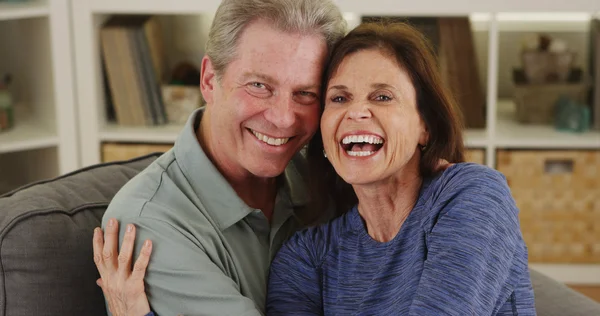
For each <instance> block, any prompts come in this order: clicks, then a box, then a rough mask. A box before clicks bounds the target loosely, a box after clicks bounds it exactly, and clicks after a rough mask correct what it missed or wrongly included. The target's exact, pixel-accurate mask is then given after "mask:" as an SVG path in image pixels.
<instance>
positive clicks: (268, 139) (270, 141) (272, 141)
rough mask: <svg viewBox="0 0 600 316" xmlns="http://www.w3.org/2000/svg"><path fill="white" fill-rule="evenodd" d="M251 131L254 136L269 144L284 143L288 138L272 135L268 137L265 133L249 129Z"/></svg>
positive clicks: (277, 144)
mask: <svg viewBox="0 0 600 316" xmlns="http://www.w3.org/2000/svg"><path fill="white" fill-rule="evenodd" d="M250 131H251V132H252V134H254V136H256V138H257V139H258V140H260V141H262V142H263V143H267V144H269V145H271V146H281V145H284V144H285V143H287V142H288V141H289V140H290V138H289V137H286V138H273V137H269V136H267V135H264V134H261V133H259V132H256V131H254V130H250Z"/></svg>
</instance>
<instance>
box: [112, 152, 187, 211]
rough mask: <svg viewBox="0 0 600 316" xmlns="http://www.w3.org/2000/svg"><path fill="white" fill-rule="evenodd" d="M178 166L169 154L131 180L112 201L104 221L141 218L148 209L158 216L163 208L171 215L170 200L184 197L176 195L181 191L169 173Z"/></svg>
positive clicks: (170, 153)
mask: <svg viewBox="0 0 600 316" xmlns="http://www.w3.org/2000/svg"><path fill="white" fill-rule="evenodd" d="M175 163H176V160H175V157H174V155H173V153H172V151H169V152H167V153H165V154H163V155H162V156H160V157H159V158H158V159H156V160H155V161H154V162H152V163H151V164H150V165H149V166H148V167H147V168H146V169H144V170H143V171H142V172H140V173H139V174H137V175H136V176H135V177H133V178H132V179H131V180H129V181H128V182H127V183H126V184H125V185H124V186H123V187H122V188H121V189H120V190H119V191H118V192H117V194H116V195H115V196H114V198H113V199H112V200H111V202H110V204H109V206H108V208H107V210H106V212H105V214H104V219H106V218H110V217H114V218H117V219H124V218H134V217H141V216H143V215H144V214H145V213H146V212H145V211H147V210H155V211H157V210H158V211H159V212H158V213H159V214H160V210H161V209H164V211H166V212H168V210H169V208H170V204H171V203H170V201H169V200H168V199H173V198H175V197H177V196H179V195H183V194H182V192H177V191H180V189H179V188H178V185H177V184H176V181H175V180H173V179H172V178H173V177H172V176H171V175H170V172H169V171H170V169H172V166H173V164H175ZM165 199H166V200H165ZM163 200H164V201H163ZM146 214H147V213H146ZM161 217H162V216H158V218H159V219H160V218H161Z"/></svg>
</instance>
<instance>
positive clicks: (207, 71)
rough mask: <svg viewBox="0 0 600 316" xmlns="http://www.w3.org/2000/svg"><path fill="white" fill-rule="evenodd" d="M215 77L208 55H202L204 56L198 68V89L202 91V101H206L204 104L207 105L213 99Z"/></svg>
mask: <svg viewBox="0 0 600 316" xmlns="http://www.w3.org/2000/svg"><path fill="white" fill-rule="evenodd" d="M216 78H217V76H216V74H215V68H214V67H213V64H212V61H211V60H210V58H208V56H206V55H204V58H202V69H201V70H200V91H201V92H202V97H203V98H204V101H206V104H207V105H209V106H210V105H211V104H212V103H213V100H214V97H213V94H214V91H215V84H216Z"/></svg>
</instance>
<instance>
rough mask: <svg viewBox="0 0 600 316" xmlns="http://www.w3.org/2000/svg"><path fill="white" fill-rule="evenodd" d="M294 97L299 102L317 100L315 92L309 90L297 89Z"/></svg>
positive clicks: (306, 102) (304, 102)
mask: <svg viewBox="0 0 600 316" xmlns="http://www.w3.org/2000/svg"><path fill="white" fill-rule="evenodd" d="M294 97H295V100H296V102H298V103H300V104H313V103H315V102H316V101H317V100H318V96H317V94H316V93H314V92H310V91H298V92H296V93H295V96H294Z"/></svg>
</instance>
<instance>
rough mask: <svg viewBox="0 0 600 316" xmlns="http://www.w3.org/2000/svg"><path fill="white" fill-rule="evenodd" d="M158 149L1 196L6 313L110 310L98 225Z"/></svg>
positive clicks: (1, 307) (0, 308) (0, 300)
mask: <svg viewBox="0 0 600 316" xmlns="http://www.w3.org/2000/svg"><path fill="white" fill-rule="evenodd" d="M158 156H159V154H158V153H157V154H151V155H147V156H143V157H140V158H136V159H132V160H128V161H123V162H114V163H109V164H100V165H95V166H91V167H88V168H85V169H81V170H78V171H75V172H73V173H70V174H67V175H64V176H61V177H59V178H55V179H52V180H47V181H42V182H38V183H34V184H31V185H28V186H26V187H23V188H20V189H18V190H15V191H12V192H9V193H7V194H5V195H2V196H0V316H8V315H10V316H25V315H27V316H30V315H62V316H68V315H106V309H105V305H104V299H103V296H102V291H101V290H100V288H99V287H98V286H97V285H96V282H95V281H96V279H97V278H98V277H99V274H98V272H97V270H96V267H95V265H94V261H93V252H92V235H93V229H94V228H95V227H98V226H100V223H101V219H102V215H103V214H104V211H105V210H106V207H107V206H108V204H109V202H110V201H111V199H112V198H113V196H114V195H115V194H116V193H117V191H118V190H119V189H120V188H121V187H122V186H123V185H124V184H125V183H126V182H127V181H129V180H130V179H131V178H133V177H134V176H135V175H136V174H138V173H139V172H140V171H141V170H143V169H144V168H146V167H147V166H148V165H149V164H150V163H151V162H152V161H154V160H155V159H156V158H157V157H158Z"/></svg>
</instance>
